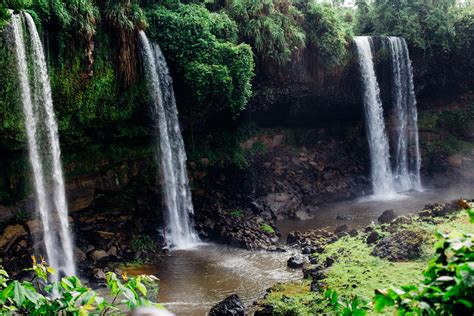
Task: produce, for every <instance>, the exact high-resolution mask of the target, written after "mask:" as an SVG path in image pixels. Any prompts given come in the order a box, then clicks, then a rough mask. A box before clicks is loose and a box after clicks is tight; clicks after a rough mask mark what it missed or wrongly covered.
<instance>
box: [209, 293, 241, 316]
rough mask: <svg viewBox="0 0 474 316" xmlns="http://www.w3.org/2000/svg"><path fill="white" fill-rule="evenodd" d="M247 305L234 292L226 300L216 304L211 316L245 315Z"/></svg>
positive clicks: (210, 313)
mask: <svg viewBox="0 0 474 316" xmlns="http://www.w3.org/2000/svg"><path fill="white" fill-rule="evenodd" d="M244 315H245V306H244V304H243V303H242V301H241V300H240V298H239V296H238V295H236V294H232V295H231V296H229V297H227V298H226V299H225V300H223V301H221V302H219V303H218V304H216V305H215V306H214V307H213V308H212V309H211V311H210V312H209V316H244Z"/></svg>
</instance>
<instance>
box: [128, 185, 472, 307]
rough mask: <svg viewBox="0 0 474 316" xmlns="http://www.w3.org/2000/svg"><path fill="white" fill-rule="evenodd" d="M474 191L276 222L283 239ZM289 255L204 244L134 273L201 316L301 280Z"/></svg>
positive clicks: (327, 209) (173, 303)
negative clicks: (155, 281)
mask: <svg viewBox="0 0 474 316" xmlns="http://www.w3.org/2000/svg"><path fill="white" fill-rule="evenodd" d="M473 193H474V190H470V189H453V190H425V191H424V192H407V193H403V194H401V195H400V196H398V197H396V198H392V199H390V200H376V199H372V198H370V197H369V198H361V199H358V200H355V201H346V202H340V203H333V204H328V205H322V206H320V207H319V208H318V210H316V211H315V218H314V219H311V220H306V221H295V220H282V221H279V222H278V223H277V226H278V228H279V229H280V231H281V232H282V240H285V239H286V235H287V234H288V232H290V231H293V230H302V231H304V230H308V229H316V228H328V229H334V228H336V227H337V226H339V225H342V224H346V225H348V226H349V227H350V228H362V227H365V226H366V225H368V224H369V223H370V222H371V221H377V218H378V217H379V216H380V214H382V212H383V211H384V210H387V209H393V210H394V211H395V213H396V214H398V215H402V214H409V213H415V212H417V211H419V210H421V209H422V207H423V206H424V205H425V204H428V203H432V202H448V201H451V200H453V199H459V198H460V197H473V196H474V194H473ZM337 215H349V216H350V218H351V219H350V220H345V221H341V220H337V219H336V217H337ZM290 256H291V252H286V253H270V252H259V251H257V252H252V251H246V250H241V249H235V248H230V247H225V246H218V245H213V244H205V245H201V246H198V247H196V248H195V249H190V250H180V251H174V252H172V254H171V255H170V256H169V257H166V258H163V260H162V262H161V263H159V264H157V265H153V266H147V267H143V268H140V269H137V270H130V271H129V272H130V273H132V274H134V273H135V274H137V273H146V274H153V275H155V276H157V277H158V278H160V293H159V297H158V300H159V302H161V303H164V304H165V305H166V306H167V307H168V309H169V310H171V311H172V312H174V313H176V315H184V316H202V315H206V313H208V312H209V310H210V309H211V307H212V306H213V305H215V304H216V303H218V302H219V301H221V300H223V299H224V298H226V297H227V296H229V295H231V294H234V293H235V294H238V295H239V296H240V297H241V299H242V300H243V301H244V303H245V304H247V305H248V306H251V304H252V302H253V301H255V300H257V299H259V298H261V297H262V296H263V295H264V294H265V290H266V289H267V288H269V287H270V286H272V285H274V284H275V283H278V282H285V281H290V280H296V279H300V278H301V271H300V270H291V269H288V268H287V267H286V261H287V260H288V258H289V257H290Z"/></svg>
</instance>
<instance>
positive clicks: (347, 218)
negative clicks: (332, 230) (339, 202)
mask: <svg viewBox="0 0 474 316" xmlns="http://www.w3.org/2000/svg"><path fill="white" fill-rule="evenodd" d="M353 218H354V216H352V215H344V214H340V215H337V216H336V219H337V220H338V221H350V220H352V219H353Z"/></svg>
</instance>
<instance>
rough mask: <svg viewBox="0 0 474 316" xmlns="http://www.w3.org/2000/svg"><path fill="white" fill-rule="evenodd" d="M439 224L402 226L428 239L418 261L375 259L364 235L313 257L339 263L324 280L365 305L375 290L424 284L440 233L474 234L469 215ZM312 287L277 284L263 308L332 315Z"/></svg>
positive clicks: (279, 312)
mask: <svg viewBox="0 0 474 316" xmlns="http://www.w3.org/2000/svg"><path fill="white" fill-rule="evenodd" d="M437 220H438V222H437V223H436V224H433V223H429V222H425V221H420V220H415V221H413V222H412V223H411V224H407V225H402V226H401V228H403V229H411V230H416V231H418V232H421V233H422V234H423V235H424V237H425V239H424V240H425V241H424V244H423V246H422V248H423V255H422V257H421V258H420V259H418V260H410V261H404V262H390V261H388V260H384V259H381V258H378V257H374V256H372V255H371V252H372V249H373V246H369V245H367V244H366V242H365V236H364V235H361V236H357V237H349V236H346V237H343V238H341V239H339V240H338V241H337V242H335V243H333V244H330V245H328V246H327V247H326V250H325V252H324V253H322V254H315V255H313V256H314V257H316V258H318V259H319V261H320V262H324V261H325V260H326V259H327V258H328V257H332V258H334V259H335V262H334V264H333V265H332V266H331V267H330V268H329V269H328V271H327V274H326V276H327V277H326V279H324V282H325V283H326V284H327V288H329V289H332V290H336V291H337V292H338V293H339V295H341V296H343V297H353V296H358V297H360V298H362V299H363V300H365V301H371V299H372V297H373V295H374V290H375V289H383V288H389V287H392V286H395V287H399V286H402V285H405V284H414V283H418V282H420V281H421V280H423V275H422V272H423V271H424V269H425V268H426V264H427V262H428V260H429V258H430V257H431V256H432V255H433V254H434V253H433V244H434V242H435V237H434V234H435V232H436V231H438V230H441V231H444V232H450V231H453V230H462V231H465V232H474V226H473V225H472V224H470V221H469V216H468V215H467V213H466V212H459V213H456V214H454V215H452V216H449V217H446V218H439V219H437ZM376 230H377V231H378V232H380V233H381V234H382V236H386V235H388V234H389V233H388V232H386V231H383V229H382V227H381V226H377V227H376ZM310 283H311V281H310V280H302V281H298V282H290V283H284V284H277V285H275V286H274V287H273V288H272V289H271V290H270V292H269V293H268V294H267V295H266V297H265V299H264V300H262V301H261V302H260V304H261V305H265V304H266V305H271V306H272V307H273V308H274V309H275V311H276V312H275V315H315V314H320V313H324V312H330V311H332V310H331V308H330V306H329V305H328V304H327V301H326V300H324V297H323V294H322V293H314V292H311V291H310ZM386 312H390V311H389V310H387V311H386ZM369 313H373V312H369Z"/></svg>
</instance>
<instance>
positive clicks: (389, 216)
mask: <svg viewBox="0 0 474 316" xmlns="http://www.w3.org/2000/svg"><path fill="white" fill-rule="evenodd" d="M396 217H397V216H396V215H395V212H394V211H393V210H386V211H385V212H383V213H382V215H380V216H379V218H378V221H379V223H380V224H389V223H391V222H392V221H393V220H394V219H395V218H396Z"/></svg>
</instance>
